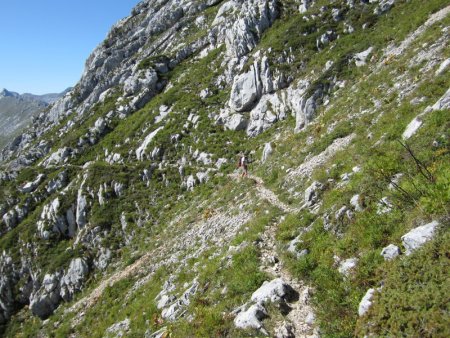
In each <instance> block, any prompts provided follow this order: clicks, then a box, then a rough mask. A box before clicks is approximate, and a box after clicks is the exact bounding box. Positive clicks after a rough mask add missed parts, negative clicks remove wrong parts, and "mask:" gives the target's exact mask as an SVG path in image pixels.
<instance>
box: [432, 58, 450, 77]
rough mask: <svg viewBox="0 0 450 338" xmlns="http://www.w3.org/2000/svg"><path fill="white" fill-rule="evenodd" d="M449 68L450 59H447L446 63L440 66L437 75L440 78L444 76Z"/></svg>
mask: <svg viewBox="0 0 450 338" xmlns="http://www.w3.org/2000/svg"><path fill="white" fill-rule="evenodd" d="M448 66H450V58H448V59H445V60H444V62H442V63H441V64H440V66H439V68H438V69H437V70H436V73H435V75H436V76H438V75H441V74H443V73H444V72H445V71H446V70H447V68H448Z"/></svg>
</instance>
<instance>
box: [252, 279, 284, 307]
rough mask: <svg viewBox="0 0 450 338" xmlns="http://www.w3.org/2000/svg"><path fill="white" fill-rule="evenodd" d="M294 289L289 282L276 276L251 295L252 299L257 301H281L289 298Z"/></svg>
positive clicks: (262, 302)
mask: <svg viewBox="0 0 450 338" xmlns="http://www.w3.org/2000/svg"><path fill="white" fill-rule="evenodd" d="M292 293H293V290H292V288H291V286H290V285H289V284H287V283H286V282H285V281H283V280H282V279H281V278H276V279H274V280H272V281H270V282H264V284H263V285H262V286H261V287H260V288H259V289H258V290H256V291H255V292H254V293H253V294H252V297H251V300H252V301H253V302H256V303H261V304H264V303H267V302H280V301H282V300H285V299H287V298H289V297H290V296H291V295H292Z"/></svg>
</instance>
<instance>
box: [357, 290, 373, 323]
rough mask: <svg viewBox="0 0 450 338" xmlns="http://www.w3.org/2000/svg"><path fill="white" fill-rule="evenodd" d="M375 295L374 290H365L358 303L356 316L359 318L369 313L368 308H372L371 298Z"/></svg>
mask: <svg viewBox="0 0 450 338" xmlns="http://www.w3.org/2000/svg"><path fill="white" fill-rule="evenodd" d="M374 294H375V289H369V290H367V292H366V294H365V295H364V297H363V298H362V299H361V302H360V303H359V307H358V315H359V316H360V317H362V316H364V315H365V314H366V313H367V311H369V309H370V307H371V306H372V298H373V296H374Z"/></svg>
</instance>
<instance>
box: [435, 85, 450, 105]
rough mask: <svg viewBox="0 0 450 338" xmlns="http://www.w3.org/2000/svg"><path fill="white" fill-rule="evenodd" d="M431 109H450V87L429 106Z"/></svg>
mask: <svg viewBox="0 0 450 338" xmlns="http://www.w3.org/2000/svg"><path fill="white" fill-rule="evenodd" d="M431 109H432V110H443V109H450V88H449V89H448V90H447V91H446V92H445V94H444V95H442V97H441V98H440V99H439V100H438V101H437V102H436V103H435V104H434V105H433V107H431Z"/></svg>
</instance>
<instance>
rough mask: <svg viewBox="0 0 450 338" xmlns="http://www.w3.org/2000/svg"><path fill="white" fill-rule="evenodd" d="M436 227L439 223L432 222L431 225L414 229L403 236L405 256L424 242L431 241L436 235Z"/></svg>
mask: <svg viewBox="0 0 450 338" xmlns="http://www.w3.org/2000/svg"><path fill="white" fill-rule="evenodd" d="M438 226H439V222H437V221H433V222H431V223H428V224H425V225H422V226H419V227H417V228H414V229H412V230H411V231H410V232H408V233H407V234H405V235H403V236H402V243H403V246H404V247H405V249H406V251H405V254H406V255H407V256H408V255H410V254H411V253H413V252H414V251H415V250H417V249H419V248H420V247H421V246H422V245H424V244H425V243H426V242H428V241H429V240H431V239H432V238H433V236H434V234H435V233H436V230H437V228H438Z"/></svg>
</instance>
